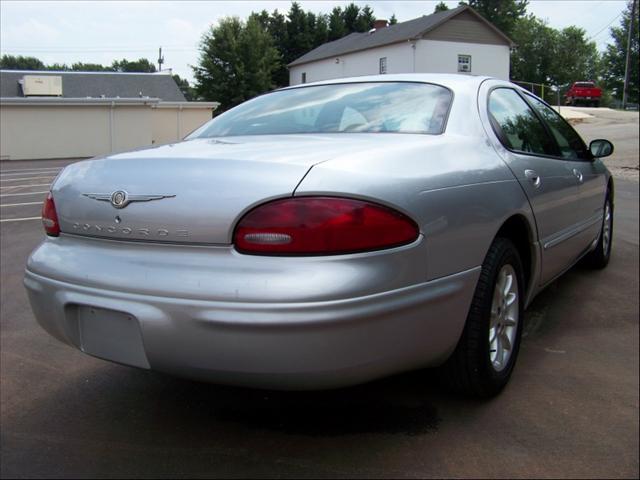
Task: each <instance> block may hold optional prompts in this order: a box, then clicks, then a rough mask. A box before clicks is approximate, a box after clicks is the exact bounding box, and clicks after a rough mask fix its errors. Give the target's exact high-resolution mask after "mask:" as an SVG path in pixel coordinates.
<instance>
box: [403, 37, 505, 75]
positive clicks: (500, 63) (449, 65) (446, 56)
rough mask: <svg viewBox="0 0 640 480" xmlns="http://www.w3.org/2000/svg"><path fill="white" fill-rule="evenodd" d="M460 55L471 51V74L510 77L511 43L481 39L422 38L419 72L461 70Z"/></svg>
mask: <svg viewBox="0 0 640 480" xmlns="http://www.w3.org/2000/svg"><path fill="white" fill-rule="evenodd" d="M458 55H471V74H473V75H488V76H490V77H496V78H500V79H502V80H509V47H508V46H506V45H488V44H479V43H462V42H443V41H439V40H420V41H419V42H418V44H417V45H416V72H418V73H458Z"/></svg>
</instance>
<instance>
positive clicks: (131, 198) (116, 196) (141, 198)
mask: <svg viewBox="0 0 640 480" xmlns="http://www.w3.org/2000/svg"><path fill="white" fill-rule="evenodd" d="M82 195H83V196H85V197H89V198H92V199H94V200H100V201H102V202H109V203H111V206H112V207H113V208H124V207H126V206H127V205H129V204H130V203H132V202H150V201H151V200H162V199H163V198H173V197H175V195H130V194H129V193H127V192H126V191H124V190H116V191H115V192H113V193H83V194H82Z"/></svg>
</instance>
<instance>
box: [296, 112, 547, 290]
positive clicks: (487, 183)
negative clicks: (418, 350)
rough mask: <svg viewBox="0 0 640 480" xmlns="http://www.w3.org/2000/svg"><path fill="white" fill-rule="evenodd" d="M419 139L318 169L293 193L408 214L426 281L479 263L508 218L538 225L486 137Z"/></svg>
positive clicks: (476, 134) (411, 138)
mask: <svg viewBox="0 0 640 480" xmlns="http://www.w3.org/2000/svg"><path fill="white" fill-rule="evenodd" d="M475 115H477V111H476V113H475ZM467 121H468V119H467ZM419 137H421V136H419V135H410V136H409V135H408V136H407V138H406V141H405V142H404V147H403V148H401V149H398V150H396V151H392V150H390V151H388V152H385V154H384V155H377V156H373V157H371V156H368V157H354V158H351V159H349V160H344V159H343V160H341V161H339V162H333V161H329V162H325V163H323V164H320V165H317V166H315V167H313V168H312V169H311V171H310V172H309V173H308V174H307V176H306V177H305V178H304V180H303V181H302V182H301V184H300V185H299V187H298V188H297V189H296V192H295V195H296V196H301V195H339V196H349V197H355V198H362V199H366V200H371V201H375V202H378V203H382V204H386V205H388V206H390V207H392V208H396V209H398V210H400V211H402V212H404V213H406V214H407V215H409V216H410V217H412V218H413V219H414V220H415V221H416V222H417V223H418V225H419V226H420V230H421V232H422V233H423V234H424V237H425V241H426V255H425V258H424V259H422V262H424V266H425V267H426V268H425V271H426V280H431V279H435V278H439V277H443V276H446V275H451V274H454V273H457V272H461V271H464V270H468V269H470V268H474V267H477V266H479V265H481V264H482V262H483V260H484V257H485V255H486V252H487V250H488V248H489V246H490V245H491V242H492V241H493V239H494V237H495V234H496V233H497V231H498V230H499V229H500V227H501V226H502V224H503V223H504V222H505V221H506V220H507V219H508V218H509V217H510V216H512V215H514V214H520V215H522V216H524V217H525V218H526V219H527V221H528V222H529V224H530V225H531V226H534V225H535V223H534V221H533V216H532V213H531V210H530V207H529V203H528V201H527V198H526V197H525V195H524V193H523V191H522V189H521V187H520V185H519V184H518V182H517V181H516V179H515V178H514V177H513V174H512V173H511V172H510V170H509V169H508V168H507V167H506V165H505V164H504V163H503V161H502V160H501V159H500V158H499V157H498V155H497V154H496V152H495V150H494V149H493V147H492V146H491V145H490V144H489V142H488V141H487V139H486V137H485V135H484V133H483V132H481V131H475V132H469V133H468V134H467V135H462V134H457V133H452V134H446V135H442V136H440V137H439V138H438V139H437V140H434V139H433V138H431V139H429V141H428V142H427V141H426V140H423V139H421V138H419ZM532 231H535V227H533V228H532Z"/></svg>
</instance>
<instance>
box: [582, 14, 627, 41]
mask: <svg viewBox="0 0 640 480" xmlns="http://www.w3.org/2000/svg"><path fill="white" fill-rule="evenodd" d="M623 13H624V10H622V11H621V12H620V13H618V15H616V16H615V18H614V19H613V20H611V21H610V22H609V23H607V24H606V25H605V26H604V27H602V28H601V29H600V30H598V33H596V34H595V35H592V36H591V37H590V38H589V40H593V39H594V38H596V37H597V36H598V35H600V34H601V33H602V32H604V31H605V30H606V29H607V28H608V27H609V25H611V24H612V23H613V22H615V21H616V20H617V19H618V17H620V15H622V14H623Z"/></svg>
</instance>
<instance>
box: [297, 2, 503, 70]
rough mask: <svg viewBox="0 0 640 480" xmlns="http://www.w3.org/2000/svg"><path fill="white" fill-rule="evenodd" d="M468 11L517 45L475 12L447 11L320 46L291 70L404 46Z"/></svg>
mask: <svg viewBox="0 0 640 480" xmlns="http://www.w3.org/2000/svg"><path fill="white" fill-rule="evenodd" d="M465 10H469V11H471V12H473V13H474V14H475V15H476V16H478V18H479V19H481V20H482V21H484V22H485V23H486V24H487V25H489V26H490V27H491V28H492V29H493V30H494V31H495V32H496V33H498V34H499V35H501V36H502V37H503V38H504V39H505V42H506V43H509V44H513V42H512V41H511V39H510V38H509V37H507V36H506V35H505V34H504V33H502V32H501V31H500V30H498V29H497V28H496V27H495V26H494V25H493V24H491V23H490V22H488V21H486V20H485V19H484V18H483V17H482V16H481V15H480V14H479V13H477V12H476V11H475V10H474V9H473V8H471V7H469V6H467V5H463V6H461V7H458V8H454V9H452V10H445V11H444V12H437V13H433V14H431V15H425V16H422V17H420V18H414V19H413V20H409V21H407V22H401V23H396V24H395V25H389V26H388V27H385V28H381V29H378V30H376V31H375V32H373V33H368V32H364V33H358V32H354V33H351V34H349V35H347V36H346V37H342V38H340V39H338V40H334V41H333V42H328V43H324V44H322V45H320V46H319V47H318V48H315V49H313V50H311V51H310V52H308V53H306V54H304V55H303V56H301V57H300V58H297V59H296V60H294V61H293V62H291V63H290V64H289V66H290V67H292V66H295V65H301V64H303V63H309V62H314V61H316V60H323V59H325V58H331V57H337V56H340V55H344V54H345V53H352V52H358V51H360V50H367V49H369V48H374V47H382V46H383V45H390V44H392V43H398V42H404V41H407V40H412V39H415V38H420V37H421V36H423V35H424V34H425V33H427V32H429V31H431V30H433V29H434V28H436V27H437V26H439V25H441V24H443V23H444V22H446V21H447V20H449V19H450V18H452V17H454V16H456V15H458V14H459V13H461V12H463V11H465Z"/></svg>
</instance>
